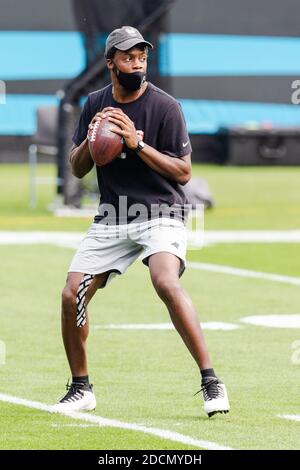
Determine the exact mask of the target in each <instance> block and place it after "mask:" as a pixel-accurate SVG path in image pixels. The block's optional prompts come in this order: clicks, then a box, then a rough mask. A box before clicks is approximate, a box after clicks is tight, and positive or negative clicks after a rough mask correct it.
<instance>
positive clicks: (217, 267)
mask: <svg viewBox="0 0 300 470" xmlns="http://www.w3.org/2000/svg"><path fill="white" fill-rule="evenodd" d="M187 267H189V268H192V269H200V270H201V271H210V272H213V273H221V274H231V275H232V276H239V277H250V278H253V279H264V280H266V281H273V282H282V283H283V284H292V285H294V286H300V277H292V276H284V275H281V274H272V273H264V272H260V271H251V270H250V269H240V268H233V267H232V266H223V265H221V264H210V263H197V262H191V261H189V262H188V263H187Z"/></svg>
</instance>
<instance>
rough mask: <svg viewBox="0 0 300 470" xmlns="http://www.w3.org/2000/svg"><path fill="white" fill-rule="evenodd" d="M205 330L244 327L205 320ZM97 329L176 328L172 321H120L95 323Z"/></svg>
mask: <svg viewBox="0 0 300 470" xmlns="http://www.w3.org/2000/svg"><path fill="white" fill-rule="evenodd" d="M201 326H202V328H203V329H204V330H222V331H232V330H237V329H240V328H242V327H241V326H239V325H235V324H234V323H225V322H204V323H201ZM93 327H94V329H95V330H162V331H163V330H175V328H174V325H173V324H172V323H128V324H127V323H120V324H112V323H111V324H107V325H105V324H103V325H94V326H93Z"/></svg>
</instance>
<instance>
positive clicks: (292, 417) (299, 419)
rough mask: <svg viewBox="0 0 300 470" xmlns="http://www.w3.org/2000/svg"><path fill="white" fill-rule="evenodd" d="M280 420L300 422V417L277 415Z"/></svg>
mask: <svg viewBox="0 0 300 470" xmlns="http://www.w3.org/2000/svg"><path fill="white" fill-rule="evenodd" d="M277 416H278V418H282V419H289V420H291V421H300V415H277Z"/></svg>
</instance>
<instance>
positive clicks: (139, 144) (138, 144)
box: [133, 140, 145, 152]
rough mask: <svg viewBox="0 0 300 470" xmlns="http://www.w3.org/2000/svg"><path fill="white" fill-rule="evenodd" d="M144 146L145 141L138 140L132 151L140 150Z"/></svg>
mask: <svg viewBox="0 0 300 470" xmlns="http://www.w3.org/2000/svg"><path fill="white" fill-rule="evenodd" d="M144 148H145V142H143V141H142V140H139V141H138V143H137V146H136V148H135V149H133V151H134V152H139V151H140V150H143V149H144Z"/></svg>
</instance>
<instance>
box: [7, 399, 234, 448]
mask: <svg viewBox="0 0 300 470" xmlns="http://www.w3.org/2000/svg"><path fill="white" fill-rule="evenodd" d="M0 401H2V402H5V403H12V404H14V405H21V406H25V407H27V408H32V409H36V410H40V411H46V412H48V413H52V407H51V406H49V405H46V404H44V403H40V402H37V401H31V400H25V399H24V398H18V397H14V396H11V395H6V394H4V393H0ZM63 416H68V417H69V418H72V419H75V420H79V421H86V422H88V423H93V424H97V425H99V426H107V427H112V428H119V429H128V430H130V431H137V432H142V433H145V434H152V435H153V436H156V437H160V438H162V439H167V440H169V441H174V442H180V443H181V444H185V445H188V446H192V447H196V448H198V449H199V448H200V449H207V450H233V449H231V448H230V447H225V446H223V445H221V444H217V443H216V442H210V441H203V440H201V439H194V438H193V437H190V436H185V435H184V434H180V433H178V432H174V431H168V430H166V429H159V428H152V427H148V426H142V425H139V424H134V423H126V422H123V421H117V420H115V419H108V418H102V417H101V416H97V415H94V414H88V413H79V412H72V413H63ZM207 419H208V418H207Z"/></svg>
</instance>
